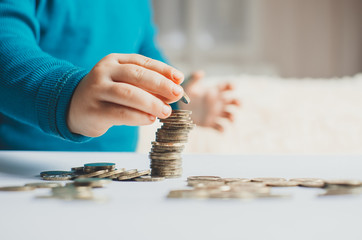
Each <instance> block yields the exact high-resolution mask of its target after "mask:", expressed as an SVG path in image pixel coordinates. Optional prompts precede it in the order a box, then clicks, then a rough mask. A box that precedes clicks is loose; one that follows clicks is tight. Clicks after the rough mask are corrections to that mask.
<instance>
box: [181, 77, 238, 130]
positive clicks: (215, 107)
mask: <svg viewBox="0 0 362 240" xmlns="http://www.w3.org/2000/svg"><path fill="white" fill-rule="evenodd" d="M203 78H204V72H202V71H197V72H194V73H193V74H192V75H191V79H190V82H188V84H187V85H186V86H185V87H184V88H185V91H186V93H187V94H188V96H189V97H190V99H191V102H190V103H189V104H187V105H186V104H182V103H181V105H180V107H181V108H182V109H187V110H192V115H191V117H192V120H193V121H194V122H195V123H196V124H197V125H199V126H203V127H211V128H214V129H216V130H218V131H220V132H223V131H224V129H225V127H226V125H228V124H229V123H231V122H233V121H234V117H235V116H234V115H235V110H237V109H238V108H240V106H241V102H240V100H239V99H238V98H235V97H234V96H233V93H234V90H235V87H234V86H233V85H232V84H231V83H228V82H226V83H220V84H218V85H216V86H209V87H207V86H205V84H203V81H202V80H203Z"/></svg>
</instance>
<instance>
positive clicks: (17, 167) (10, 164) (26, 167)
mask: <svg viewBox="0 0 362 240" xmlns="http://www.w3.org/2000/svg"><path fill="white" fill-rule="evenodd" d="M44 169H47V166H44V164H39V163H34V162H31V161H29V159H28V161H27V159H25V158H24V159H22V158H20V157H13V156H1V158H0V173H6V174H11V175H17V176H18V177H19V176H20V177H24V178H25V177H27V178H28V177H36V176H39V173H40V172H41V171H44ZM48 169H50V168H48Z"/></svg>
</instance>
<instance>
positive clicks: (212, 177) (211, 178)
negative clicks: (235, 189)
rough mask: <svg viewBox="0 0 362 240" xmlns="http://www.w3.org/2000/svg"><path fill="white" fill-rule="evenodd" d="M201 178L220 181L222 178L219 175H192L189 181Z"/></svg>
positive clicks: (200, 179)
mask: <svg viewBox="0 0 362 240" xmlns="http://www.w3.org/2000/svg"><path fill="white" fill-rule="evenodd" d="M192 180H199V181H218V180H221V177H219V176H190V177H188V178H187V181H192Z"/></svg>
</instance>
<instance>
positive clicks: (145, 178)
mask: <svg viewBox="0 0 362 240" xmlns="http://www.w3.org/2000/svg"><path fill="white" fill-rule="evenodd" d="M134 180H135V181H136V182H158V181H163V180H165V178H164V177H152V176H141V177H138V178H135V179H134Z"/></svg>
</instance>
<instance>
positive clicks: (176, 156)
mask: <svg viewBox="0 0 362 240" xmlns="http://www.w3.org/2000/svg"><path fill="white" fill-rule="evenodd" d="M191 113H192V112H191V111H188V110H173V111H172V113H171V115H170V116H169V117H168V118H167V119H160V122H161V123H163V125H162V126H161V128H159V129H158V130H157V132H156V141H154V142H152V149H151V152H150V155H149V156H150V159H151V165H150V167H151V170H152V171H151V176H159V177H166V178H177V177H181V175H182V157H181V153H182V150H183V149H184V147H185V143H187V141H188V133H189V131H190V130H191V129H192V128H193V127H194V125H195V124H194V123H193V122H192V120H191V117H190V115H191Z"/></svg>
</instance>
